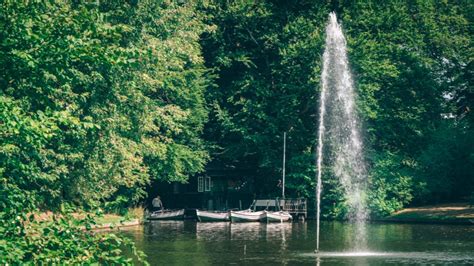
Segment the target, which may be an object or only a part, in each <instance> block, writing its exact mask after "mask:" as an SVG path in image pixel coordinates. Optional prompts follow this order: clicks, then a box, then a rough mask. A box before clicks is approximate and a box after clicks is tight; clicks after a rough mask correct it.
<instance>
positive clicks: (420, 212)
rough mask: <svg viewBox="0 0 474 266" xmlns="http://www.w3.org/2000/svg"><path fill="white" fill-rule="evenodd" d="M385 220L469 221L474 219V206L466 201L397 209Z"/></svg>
mask: <svg viewBox="0 0 474 266" xmlns="http://www.w3.org/2000/svg"><path fill="white" fill-rule="evenodd" d="M385 220H389V221H407V222H447V223H451V222H452V223H471V222H472V221H474V208H473V207H472V206H470V205H469V204H468V203H451V204H439V205H431V206H423V207H416V208H406V209H403V210H401V211H398V212H396V213H394V214H392V215H391V216H389V217H387V218H386V219H385Z"/></svg>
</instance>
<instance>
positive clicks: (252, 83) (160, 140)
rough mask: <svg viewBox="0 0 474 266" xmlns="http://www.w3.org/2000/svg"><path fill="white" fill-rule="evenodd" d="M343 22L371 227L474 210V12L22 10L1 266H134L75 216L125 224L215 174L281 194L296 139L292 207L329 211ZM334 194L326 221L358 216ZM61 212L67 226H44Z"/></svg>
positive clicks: (376, 6)
mask: <svg viewBox="0 0 474 266" xmlns="http://www.w3.org/2000/svg"><path fill="white" fill-rule="evenodd" d="M331 11H336V13H337V15H338V17H339V19H340V21H341V23H342V25H343V30H344V32H345V34H346V37H347V41H348V43H347V44H348V48H349V60H350V63H351V67H352V69H353V72H354V77H355V81H356V86H357V91H358V96H359V98H358V99H357V100H358V101H357V102H358V110H359V112H360V114H361V117H363V120H364V132H365V135H364V137H365V145H366V154H367V162H368V164H369V165H368V169H370V186H371V189H370V192H369V195H368V196H369V198H370V201H369V202H370V207H371V209H372V214H373V215H387V214H389V213H391V212H393V211H395V210H398V209H400V208H402V207H403V206H406V205H408V204H413V203H415V204H416V203H420V204H421V203H437V202H443V201H458V200H465V199H466V198H468V197H474V196H473V193H474V128H473V124H474V118H473V117H474V116H473V115H472V109H473V106H472V105H473V102H474V92H473V86H472V80H473V62H472V61H473V60H472V59H473V48H472V47H473V46H472V36H473V32H472V27H470V24H472V22H473V18H472V16H473V14H474V4H473V3H472V1H465V0H459V1H434V0H433V1H307V0H298V1H278V0H272V1H270V0H269V1H152V0H135V1H84V2H82V1H8V0H7V1H2V2H1V3H0V92H1V93H0V181H1V186H0V220H1V221H2V224H0V233H1V235H2V239H0V262H2V263H3V262H20V261H33V262H36V263H39V262H46V261H51V259H59V260H60V261H61V262H64V263H66V262H71V263H90V262H94V261H99V262H103V263H112V264H113V263H122V262H126V261H125V259H124V255H123V244H124V243H126V242H127V240H123V239H121V238H119V237H116V236H114V235H105V236H104V235H95V234H91V233H90V232H88V231H87V227H88V225H89V224H90V222H91V221H90V220H88V219H85V220H82V221H80V220H78V219H75V218H73V217H72V216H70V215H69V214H67V212H65V211H64V207H65V206H72V207H73V209H76V208H79V209H87V210H92V209H96V208H97V207H102V208H105V209H107V210H120V209H123V208H124V207H127V206H130V205H133V204H136V203H138V202H140V200H142V199H143V198H144V196H145V191H146V188H147V186H148V185H149V184H150V182H151V181H153V180H160V181H166V182H172V181H177V182H186V181H187V180H188V178H189V177H191V176H193V175H195V174H196V173H199V172H202V171H204V170H205V166H206V163H207V162H208V161H209V160H211V161H212V162H213V163H215V165H218V166H220V167H222V168H225V169H229V170H231V171H234V170H235V171H238V170H239V169H245V170H246V172H247V173H251V176H252V182H254V187H255V188H257V190H256V191H255V192H256V195H257V196H261V197H264V196H275V195H279V191H280V188H279V187H278V186H277V184H278V179H280V178H281V165H282V164H281V159H282V158H281V154H282V137H283V132H287V134H288V141H287V143H288V149H287V159H288V161H287V194H288V196H292V197H293V196H305V197H310V198H312V197H313V195H314V193H313V192H314V183H315V181H314V176H315V163H314V162H315V153H314V151H315V146H316V130H317V127H316V125H317V122H318V121H317V119H318V113H317V112H318V108H317V107H318V105H319V103H318V99H319V89H320V73H321V65H322V63H321V57H322V53H323V50H324V29H325V24H326V21H327V17H328V13H329V12H331ZM323 190H324V192H323V200H324V202H323V211H324V215H326V217H332V218H334V217H339V218H340V217H343V216H344V213H345V208H346V205H345V199H344V197H343V194H342V190H341V188H340V186H339V184H338V182H337V180H335V179H334V178H332V174H331V173H330V172H329V171H327V172H325V173H324V188H323ZM66 209H68V208H66ZM47 210H52V211H55V212H56V213H57V214H58V215H57V217H56V218H57V219H55V220H53V221H43V222H40V221H36V219H35V216H34V215H33V216H32V215H31V214H33V213H34V212H37V211H47ZM84 228H86V230H83V229H84ZM72 238H73V239H77V241H70V239H72ZM68 239H69V240H68ZM127 245H128V244H127ZM132 248H133V245H132ZM38 250H39V251H40V252H37V251H38ZM135 254H136V255H140V254H138V253H135Z"/></svg>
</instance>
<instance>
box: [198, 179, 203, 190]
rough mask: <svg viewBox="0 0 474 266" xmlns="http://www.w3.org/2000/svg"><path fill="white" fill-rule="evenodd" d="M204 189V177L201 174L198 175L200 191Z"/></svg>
mask: <svg viewBox="0 0 474 266" xmlns="http://www.w3.org/2000/svg"><path fill="white" fill-rule="evenodd" d="M203 191H204V177H202V176H199V177H198V192H203Z"/></svg>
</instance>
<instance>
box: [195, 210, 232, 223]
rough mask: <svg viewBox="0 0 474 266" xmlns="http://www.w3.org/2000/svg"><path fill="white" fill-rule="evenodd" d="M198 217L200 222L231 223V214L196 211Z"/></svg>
mask: <svg viewBox="0 0 474 266" xmlns="http://www.w3.org/2000/svg"><path fill="white" fill-rule="evenodd" d="M196 216H197V219H198V221H200V222H222V221H229V212H210V211H200V210H196Z"/></svg>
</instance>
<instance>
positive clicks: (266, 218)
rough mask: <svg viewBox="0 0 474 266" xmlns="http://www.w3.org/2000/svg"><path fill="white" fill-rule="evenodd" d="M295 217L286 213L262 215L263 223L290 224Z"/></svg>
mask: <svg viewBox="0 0 474 266" xmlns="http://www.w3.org/2000/svg"><path fill="white" fill-rule="evenodd" d="M291 219H293V217H292V216H291V214H290V213H288V212H285V211H276V212H272V211H263V215H262V219H261V221H262V222H267V223H269V222H288V221H291Z"/></svg>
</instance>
